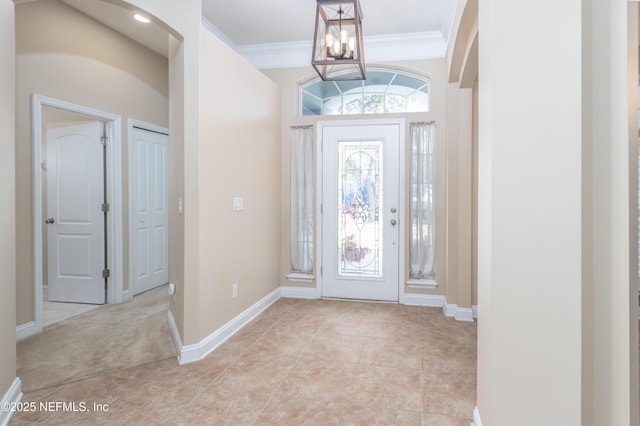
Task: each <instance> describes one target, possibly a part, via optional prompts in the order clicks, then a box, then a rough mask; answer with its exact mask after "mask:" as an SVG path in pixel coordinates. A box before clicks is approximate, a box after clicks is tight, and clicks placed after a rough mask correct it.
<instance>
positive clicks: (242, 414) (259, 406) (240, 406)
mask: <svg viewBox="0 0 640 426" xmlns="http://www.w3.org/2000/svg"><path fill="white" fill-rule="evenodd" d="M270 397H271V394H270V393H269V392H266V391H265V390H264V389H242V390H241V389H235V388H230V387H228V386H225V385H213V386H211V387H209V388H207V390H206V391H205V392H204V393H202V394H201V395H200V396H198V397H197V398H196V399H194V401H193V402H192V403H191V404H189V406H188V407H187V408H186V410H187V412H188V413H190V415H192V416H196V415H197V416H200V417H202V416H204V415H205V414H206V415H207V416H212V417H213V418H216V419H219V420H220V421H221V423H223V424H234V423H235V424H236V425H244V424H253V422H254V421H255V420H256V419H257V418H258V416H259V415H260V413H261V412H262V410H263V409H264V407H265V406H266V404H267V402H268V401H269V399H270ZM215 424H217V423H215Z"/></svg>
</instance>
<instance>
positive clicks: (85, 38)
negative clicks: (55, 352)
mask: <svg viewBox="0 0 640 426" xmlns="http://www.w3.org/2000/svg"><path fill="white" fill-rule="evenodd" d="M60 28H65V29H67V30H68V31H60ZM78 34H82V37H78ZM16 45H17V46H16V48H17V64H16V69H17V72H18V77H17V103H16V105H17V141H16V165H17V173H16V185H17V188H18V191H17V199H16V212H17V223H16V226H17V232H18V235H20V238H19V239H18V242H17V246H16V252H17V254H18V259H19V260H18V263H17V280H18V286H17V323H18V324H24V323H27V322H29V321H32V320H33V319H34V312H33V309H34V307H33V297H34V296H33V269H32V262H33V257H32V254H33V253H32V252H33V247H32V246H33V244H32V227H33V224H32V219H31V217H32V214H31V212H32V200H31V194H32V191H31V133H30V125H31V117H30V96H31V94H33V93H37V94H40V95H44V96H48V97H52V98H56V99H60V100H64V101H68V102H72V103H75V104H79V105H83V106H87V107H91V108H95V109H99V110H102V111H106V112H109V113H113V114H117V115H120V116H121V117H122V120H123V121H122V153H123V158H122V171H123V188H122V191H123V192H122V193H123V201H124V208H125V210H124V211H125V212H126V211H127V200H128V190H127V188H128V179H127V152H128V144H127V136H128V129H127V119H129V118H135V119H138V120H142V121H146V122H150V123H154V124H157V125H160V126H165V127H168V124H169V121H168V112H169V104H168V92H169V88H168V63H167V62H168V61H167V58H164V57H162V56H160V55H158V54H156V53H155V52H152V51H151V50H149V49H147V48H144V47H142V46H141V45H139V44H137V43H135V42H133V41H131V40H130V39H128V38H126V37H124V36H122V35H120V34H119V33H116V32H114V31H112V30H110V29H108V28H107V27H105V26H103V25H101V24H99V23H97V22H96V21H94V20H92V19H90V18H88V17H86V16H85V15H83V14H81V13H79V12H76V11H75V10H74V9H71V8H69V7H68V6H66V5H64V4H62V3H61V2H59V1H57V0H50V1H36V2H29V3H24V4H20V5H17V6H16ZM123 219H124V233H125V236H124V241H128V238H127V236H126V235H127V232H128V215H127V214H125V215H124V218H123ZM124 256H125V262H124V267H125V269H124V277H125V283H124V284H125V289H126V288H128V276H129V275H128V250H127V245H126V244H125V253H124Z"/></svg>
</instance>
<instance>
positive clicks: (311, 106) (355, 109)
mask: <svg viewBox="0 0 640 426" xmlns="http://www.w3.org/2000/svg"><path fill="white" fill-rule="evenodd" d="M423 111H429V79H427V78H425V77H421V76H418V75H415V74H410V73H407V72H404V71H394V70H383V69H375V70H367V79H366V80H345V81H322V80H320V79H317V80H313V81H311V82H309V83H307V84H304V85H302V86H300V115H344V114H385V113H394V112H395V113H398V112H423Z"/></svg>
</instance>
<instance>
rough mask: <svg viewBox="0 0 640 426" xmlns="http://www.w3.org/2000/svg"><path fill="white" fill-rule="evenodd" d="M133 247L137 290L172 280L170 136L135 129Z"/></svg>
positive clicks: (137, 292)
mask: <svg viewBox="0 0 640 426" xmlns="http://www.w3.org/2000/svg"><path fill="white" fill-rule="evenodd" d="M132 133H133V140H132V144H133V149H132V150H131V155H132V158H131V160H130V161H131V164H132V165H133V167H132V173H131V177H130V178H131V191H132V206H131V208H133V210H134V217H133V222H132V224H131V226H132V227H133V238H132V247H131V251H132V254H133V256H132V257H131V260H132V262H131V263H132V268H133V280H134V281H133V290H134V294H140V293H142V292H143V291H147V290H150V289H152V288H155V287H158V286H161V285H163V284H166V283H167V282H169V204H168V203H169V202H168V189H167V185H168V174H167V167H168V157H167V154H168V150H169V136H167V135H166V134H163V133H159V132H155V131H150V130H145V129H140V128H137V127H134V129H133V132H132Z"/></svg>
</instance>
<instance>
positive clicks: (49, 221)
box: [44, 217, 55, 224]
mask: <svg viewBox="0 0 640 426" xmlns="http://www.w3.org/2000/svg"><path fill="white" fill-rule="evenodd" d="M53 222H55V220H54V219H53V218H52V217H48V218H46V219H45V221H44V223H48V224H51V223H53Z"/></svg>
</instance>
